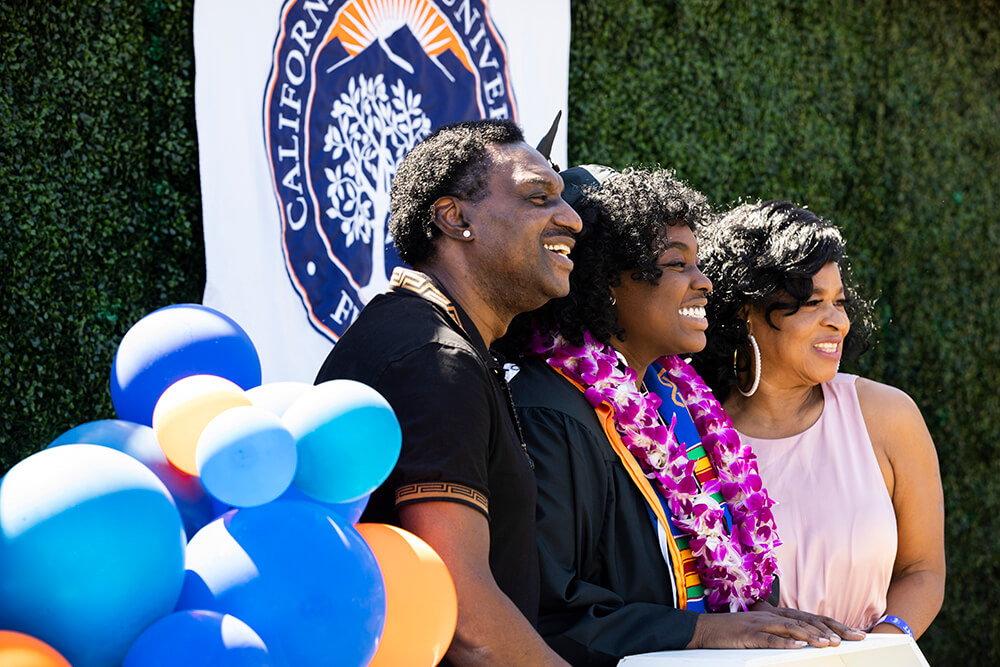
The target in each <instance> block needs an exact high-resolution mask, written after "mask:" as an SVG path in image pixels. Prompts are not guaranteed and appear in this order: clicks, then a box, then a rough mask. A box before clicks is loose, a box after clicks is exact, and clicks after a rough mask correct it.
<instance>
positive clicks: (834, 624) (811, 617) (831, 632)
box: [770, 607, 865, 645]
mask: <svg viewBox="0 0 1000 667" xmlns="http://www.w3.org/2000/svg"><path fill="white" fill-rule="evenodd" d="M770 611H772V613H775V614H778V615H779V616H785V617H786V618H794V619H796V620H798V621H802V622H805V623H807V624H809V625H811V626H813V627H815V628H818V629H819V630H820V631H821V632H822V633H823V634H825V635H826V636H828V637H830V640H831V642H833V644H834V645H837V644H839V643H840V640H841V639H846V640H848V641H860V640H862V639H864V638H865V633H863V632H861V631H860V630H855V629H854V628H851V627H848V626H846V625H844V624H843V623H841V622H839V621H835V620H834V619H832V618H830V617H829V616H820V615H819V614H810V613H808V612H805V611H799V610H797V609H788V608H786V607H781V608H778V609H772V610H770ZM834 637H836V639H834Z"/></svg>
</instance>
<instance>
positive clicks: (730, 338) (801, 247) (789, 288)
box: [693, 200, 874, 401]
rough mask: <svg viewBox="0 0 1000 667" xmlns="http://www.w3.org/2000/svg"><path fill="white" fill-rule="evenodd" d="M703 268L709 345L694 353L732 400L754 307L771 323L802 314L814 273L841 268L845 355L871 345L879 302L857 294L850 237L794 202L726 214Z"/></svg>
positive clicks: (710, 239)
mask: <svg viewBox="0 0 1000 667" xmlns="http://www.w3.org/2000/svg"><path fill="white" fill-rule="evenodd" d="M700 254H701V262H702V271H703V272H704V273H705V275H707V276H708V277H709V278H710V279H711V280H712V284H713V289H712V292H711V293H710V294H709V295H708V309H707V311H708V323H709V324H708V333H707V336H708V344H707V345H706V346H705V349H704V350H703V351H701V352H699V353H698V354H696V355H694V362H693V363H694V367H695V369H696V370H697V371H698V372H699V373H700V374H701V376H702V377H703V378H704V379H705V382H707V383H708V385H709V386H710V387H711V388H712V391H713V392H714V393H715V396H716V398H718V399H719V401H725V400H726V399H727V398H728V397H729V394H730V392H731V391H732V387H733V386H735V384H736V373H735V370H734V368H733V353H734V351H735V349H736V346H737V345H741V344H745V342H746V341H747V334H748V333H749V332H748V329H747V322H746V318H745V317H741V316H740V315H741V311H742V310H743V309H744V307H746V306H754V307H759V308H762V309H763V312H764V316H765V319H766V321H767V323H768V324H769V325H770V326H772V327H774V328H775V329H778V326H777V325H775V323H774V321H773V320H772V315H773V314H774V313H775V311H783V312H785V313H794V312H796V311H797V310H798V309H799V308H800V307H801V306H802V305H803V304H804V303H805V302H806V301H808V300H809V299H810V298H812V290H813V276H815V275H816V274H817V273H818V272H819V271H820V269H822V268H823V267H824V266H826V265H827V264H829V263H831V262H833V263H835V264H837V265H839V266H840V271H841V278H842V279H843V282H844V292H845V295H846V298H847V302H846V304H845V309H846V311H847V316H848V318H849V319H850V322H851V330H850V332H849V333H848V335H847V337H846V338H845V339H844V356H845V357H846V358H849V359H850V358H855V357H857V356H858V355H860V354H861V353H862V352H864V351H865V350H867V349H868V348H869V347H870V340H871V337H872V334H873V332H874V328H873V324H872V317H871V305H870V304H869V303H868V302H867V301H865V300H864V299H862V298H860V297H859V296H858V295H857V290H856V288H855V285H854V282H853V279H852V277H851V271H850V267H849V265H848V262H847V257H846V255H845V253H844V239H843V237H841V235H840V231H839V230H838V229H837V228H836V227H835V226H834V225H833V224H832V223H830V222H828V221H826V220H824V219H822V218H820V217H819V216H817V215H816V214H815V213H813V212H812V211H810V210H808V209H806V208H801V207H798V206H796V205H795V204H793V203H791V202H788V201H777V200H772V201H764V202H757V203H752V204H743V205H741V206H738V207H736V208H734V209H733V210H731V211H729V212H728V213H726V214H725V215H723V216H721V217H720V219H719V221H718V223H717V224H716V225H714V226H713V227H712V229H711V230H709V231H708V233H707V234H705V235H703V238H702V239H701V249H700Z"/></svg>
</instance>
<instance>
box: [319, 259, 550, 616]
mask: <svg viewBox="0 0 1000 667" xmlns="http://www.w3.org/2000/svg"><path fill="white" fill-rule="evenodd" d="M414 283H416V285H414ZM408 284H409V287H408V288H407V289H413V288H414V287H416V289H415V290H414V291H393V292H389V293H387V294H382V295H379V296H377V297H375V298H374V299H372V301H371V302H370V303H369V304H368V305H366V306H365V308H364V310H362V311H361V314H360V315H359V317H358V319H357V320H356V321H355V322H354V323H353V324H352V325H351V326H350V327H349V328H348V330H347V331H346V332H345V333H344V336H343V337H342V338H341V340H340V341H339V342H338V343H337V344H336V345H335V346H334V348H333V351H332V352H331V353H330V355H329V356H328V357H327V359H326V361H325V362H324V363H323V366H322V368H321V369H320V371H319V374H318V375H317V377H316V382H317V383H319V382H324V381H327V380H333V379H349V380H356V381H359V382H363V383H365V384H367V385H369V386H371V387H374V388H375V389H376V390H377V391H378V392H379V393H380V394H382V395H383V396H384V397H385V398H386V400H388V401H389V404H390V405H392V407H393V410H394V411H395V413H396V417H397V418H398V419H399V423H400V426H401V428H402V432H403V444H402V450H401V452H400V455H399V461H398V462H397V464H396V466H395V468H394V469H393V471H392V473H390V475H389V478H388V479H387V480H386V481H385V482H384V483H383V484H382V485H381V486H380V487H379V488H378V489H376V490H375V492H373V493H372V496H371V500H370V501H369V503H368V507H367V509H366V510H365V512H364V514H363V516H362V521H369V522H379V523H390V524H394V525H398V524H399V519H398V516H397V514H396V511H395V509H396V507H398V506H400V505H403V504H408V503H414V502H426V501H441V500H443V501H450V502H458V503H462V504H465V505H468V506H469V507H472V508H475V509H477V510H479V511H481V512H482V513H483V514H485V515H486V517H487V518H488V519H489V531H490V556H489V558H490V569H491V570H492V572H493V577H494V579H495V580H496V582H497V585H498V586H499V588H500V590H501V591H503V592H504V594H506V595H507V596H508V597H509V598H510V599H511V601H512V602H513V603H514V604H515V605H516V606H517V608H518V609H520V611H521V613H523V614H524V616H525V617H526V618H527V619H528V620H529V621H530V622H531V623H532V625H534V624H535V622H536V620H537V617H538V554H537V550H536V546H535V493H536V489H535V478H534V474H533V472H532V470H531V465H530V462H529V459H528V457H527V454H526V453H525V451H524V450H523V448H522V445H521V439H520V437H519V434H518V430H517V428H516V426H515V422H514V416H513V411H512V406H511V404H510V400H509V393H508V390H507V388H506V385H505V383H504V380H503V376H502V372H503V371H502V369H501V368H500V365H499V363H498V362H497V361H496V360H495V359H494V358H493V356H492V355H491V354H490V352H489V350H487V349H486V346H485V345H484V344H483V341H482V338H481V337H480V336H479V334H478V332H477V331H476V328H475V326H474V325H473V324H472V322H471V320H469V318H468V316H467V315H465V313H464V312H462V310H461V309H460V308H459V307H458V306H457V304H455V305H452V304H451V303H450V301H449V300H448V297H447V296H446V295H445V294H444V293H443V292H442V291H441V290H440V288H439V287H437V286H436V285H433V283H431V282H430V281H429V279H428V278H427V277H426V276H423V274H419V273H416V272H408ZM417 292H421V293H423V294H424V295H423V296H421V295H420V294H418V293H417ZM449 313H451V314H449ZM456 318H457V320H458V322H461V323H462V325H461V326H459V324H458V322H456Z"/></svg>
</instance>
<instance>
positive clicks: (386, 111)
mask: <svg viewBox="0 0 1000 667" xmlns="http://www.w3.org/2000/svg"><path fill="white" fill-rule="evenodd" d="M389 92H391V97H390V95H389ZM420 99H421V96H420V94H419V93H414V92H413V91H412V90H409V89H407V88H406V86H404V85H403V81H402V80H397V81H396V83H395V84H392V85H391V86H389V91H388V92H387V91H386V85H385V80H384V76H383V75H382V74H378V75H376V76H374V77H366V76H365V75H364V74H359V75H358V76H357V77H351V79H350V81H349V82H348V84H347V91H346V92H343V93H341V94H340V97H339V99H337V100H335V101H334V103H333V108H332V110H331V111H330V116H331V118H332V119H333V120H332V122H331V123H330V124H329V125H328V127H327V130H326V135H325V136H324V138H323V151H324V152H327V153H330V159H331V166H328V167H326V168H325V170H324V171H325V173H326V178H327V181H328V182H329V186H328V187H327V189H326V195H327V198H328V199H329V201H330V206H329V208H327V209H326V211H325V214H326V216H327V217H329V218H331V219H333V220H334V221H339V222H340V231H341V233H342V234H343V235H344V241H345V244H346V245H347V247H351V246H353V245H354V244H355V243H358V242H360V243H364V244H365V245H367V246H369V247H370V251H371V258H372V262H371V277H370V279H369V281H368V284H367V285H364V286H362V288H361V296H362V298H364V299H365V301H367V300H368V299H370V298H371V297H373V296H374V295H375V294H378V293H379V292H381V291H383V290H384V289H385V287H386V285H387V284H388V280H387V277H386V270H385V246H386V244H387V243H389V242H390V240H391V239H389V238H388V233H387V229H386V225H387V223H388V216H389V188H390V186H391V185H392V178H393V176H395V174H396V167H397V165H398V164H399V163H400V161H401V160H402V159H403V156H404V155H406V153H407V152H408V151H409V150H410V149H411V148H413V147H414V146H415V145H416V144H417V142H418V141H420V140H421V139H423V138H424V137H426V136H427V135H428V134H430V130H431V120H430V118H428V117H427V115H426V114H424V112H423V110H422V109H421V108H420Z"/></svg>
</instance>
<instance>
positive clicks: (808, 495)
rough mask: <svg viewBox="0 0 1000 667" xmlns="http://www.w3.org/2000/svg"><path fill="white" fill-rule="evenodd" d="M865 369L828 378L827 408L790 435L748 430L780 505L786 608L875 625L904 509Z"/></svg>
mask: <svg viewBox="0 0 1000 667" xmlns="http://www.w3.org/2000/svg"><path fill="white" fill-rule="evenodd" d="M855 379H856V376H854V375H847V374H845V373H838V374H837V375H836V377H834V379H833V380H832V381H830V382H828V383H825V384H823V385H822V387H823V400H824V404H823V414H822V415H820V418H819V420H818V421H817V422H816V423H815V424H813V425H812V426H810V427H809V428H808V429H806V430H805V431H803V432H802V433H799V434H798V435H793V436H791V437H788V438H778V439H766V438H751V437H748V436H745V435H743V434H740V437H741V438H742V439H743V442H745V443H747V444H749V445H750V446H751V447H752V448H753V450H754V453H755V454H756V455H757V463H758V466H759V468H760V476H761V479H762V480H763V482H764V486H765V487H767V490H768V493H769V494H770V496H771V498H773V499H774V500H775V502H776V503H777V506H776V507H775V509H774V518H775V522H776V524H777V526H778V535H779V536H780V538H781V541H782V542H783V544H782V545H781V546H780V547H778V549H777V558H778V568H779V571H780V573H781V574H780V578H781V605H782V606H783V607H791V608H793V609H801V610H803V611H809V612H813V613H816V614H823V615H825V616H830V617H831V618H834V619H836V620H838V621H840V622H841V623H844V624H846V625H849V626H851V627H853V628H857V629H860V630H866V631H867V630H869V629H870V628H871V626H872V625H873V624H874V623H875V621H877V620H878V618H879V617H880V616H881V615H882V614H883V613H884V611H885V599H886V592H887V591H888V589H889V580H890V578H891V577H892V565H893V561H895V559H896V515H895V512H894V511H893V507H892V500H891V499H890V498H889V494H888V492H887V491H886V488H885V480H884V479H883V478H882V473H881V471H880V469H879V466H878V461H877V460H876V458H875V452H874V451H873V450H872V443H871V440H870V439H869V437H868V431H867V429H866V428H865V422H864V419H863V418H862V416H861V406H860V404H859V403H858V392H857V389H856V388H855V386H854V381H855Z"/></svg>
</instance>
